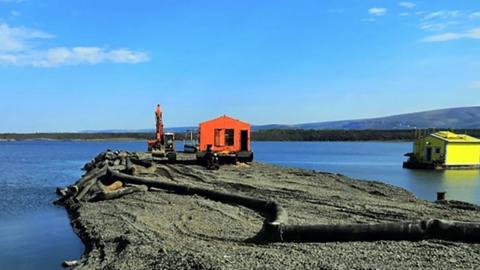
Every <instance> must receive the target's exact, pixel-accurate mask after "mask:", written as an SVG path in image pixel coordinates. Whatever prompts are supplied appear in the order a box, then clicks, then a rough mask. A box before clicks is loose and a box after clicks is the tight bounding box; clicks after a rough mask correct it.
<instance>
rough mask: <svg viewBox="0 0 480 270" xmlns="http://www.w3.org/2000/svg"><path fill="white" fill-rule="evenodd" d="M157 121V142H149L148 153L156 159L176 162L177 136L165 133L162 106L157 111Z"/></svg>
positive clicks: (158, 106)
mask: <svg viewBox="0 0 480 270" xmlns="http://www.w3.org/2000/svg"><path fill="white" fill-rule="evenodd" d="M155 120H156V132H155V140H151V141H148V142H147V143H148V152H151V153H152V156H154V157H158V158H167V159H168V160H169V161H175V160H176V159H177V153H176V151H175V134H174V133H168V132H164V130H163V119H162V110H161V109H160V105H157V109H156V110H155Z"/></svg>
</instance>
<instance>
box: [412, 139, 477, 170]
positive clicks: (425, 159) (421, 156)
mask: <svg viewBox="0 0 480 270" xmlns="http://www.w3.org/2000/svg"><path fill="white" fill-rule="evenodd" d="M407 156H409V159H408V161H406V162H404V163H403V167H404V168H410V169H475V168H480V139H477V138H475V137H472V136H469V135H466V134H456V133H453V132H450V131H438V132H434V133H428V132H424V131H416V133H415V142H414V144H413V153H409V154H407Z"/></svg>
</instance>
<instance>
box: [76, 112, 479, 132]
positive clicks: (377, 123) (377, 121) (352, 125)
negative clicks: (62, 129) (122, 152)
mask: <svg viewBox="0 0 480 270" xmlns="http://www.w3.org/2000/svg"><path fill="white" fill-rule="evenodd" d="M196 128H197V127H173V128H166V130H167V132H185V131H186V130H192V129H196ZM414 128H451V129H480V106H477V107H462V108H451V109H442V110H433V111H425V112H417V113H408V114H400V115H394V116H387V117H379V118H369V119H358V120H343V121H330V122H316V123H304V124H295V125H281V124H270V125H253V126H252V129H253V130H254V131H257V130H267V129H316V130H323V129H337V130H367V129H368V130H399V129H414ZM82 132H84V133H99V132H100V133H153V132H155V130H154V129H139V130H100V131H99V130H96V131H82Z"/></svg>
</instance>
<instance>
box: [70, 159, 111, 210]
mask: <svg viewBox="0 0 480 270" xmlns="http://www.w3.org/2000/svg"><path fill="white" fill-rule="evenodd" d="M107 171H108V170H107V167H103V168H102V169H100V170H98V171H96V172H95V173H92V174H90V175H89V176H87V177H85V179H86V180H83V182H82V186H81V188H82V189H81V191H80V192H79V193H78V194H76V196H75V198H74V200H75V201H76V202H79V201H81V200H82V199H83V197H84V196H85V195H86V194H87V192H88V191H89V190H90V188H91V187H92V186H93V185H94V184H95V183H96V182H97V181H98V178H100V177H103V176H105V175H106V174H107Z"/></svg>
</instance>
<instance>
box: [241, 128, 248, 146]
mask: <svg viewBox="0 0 480 270" xmlns="http://www.w3.org/2000/svg"><path fill="white" fill-rule="evenodd" d="M240 151H248V131H247V130H242V131H240Z"/></svg>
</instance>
